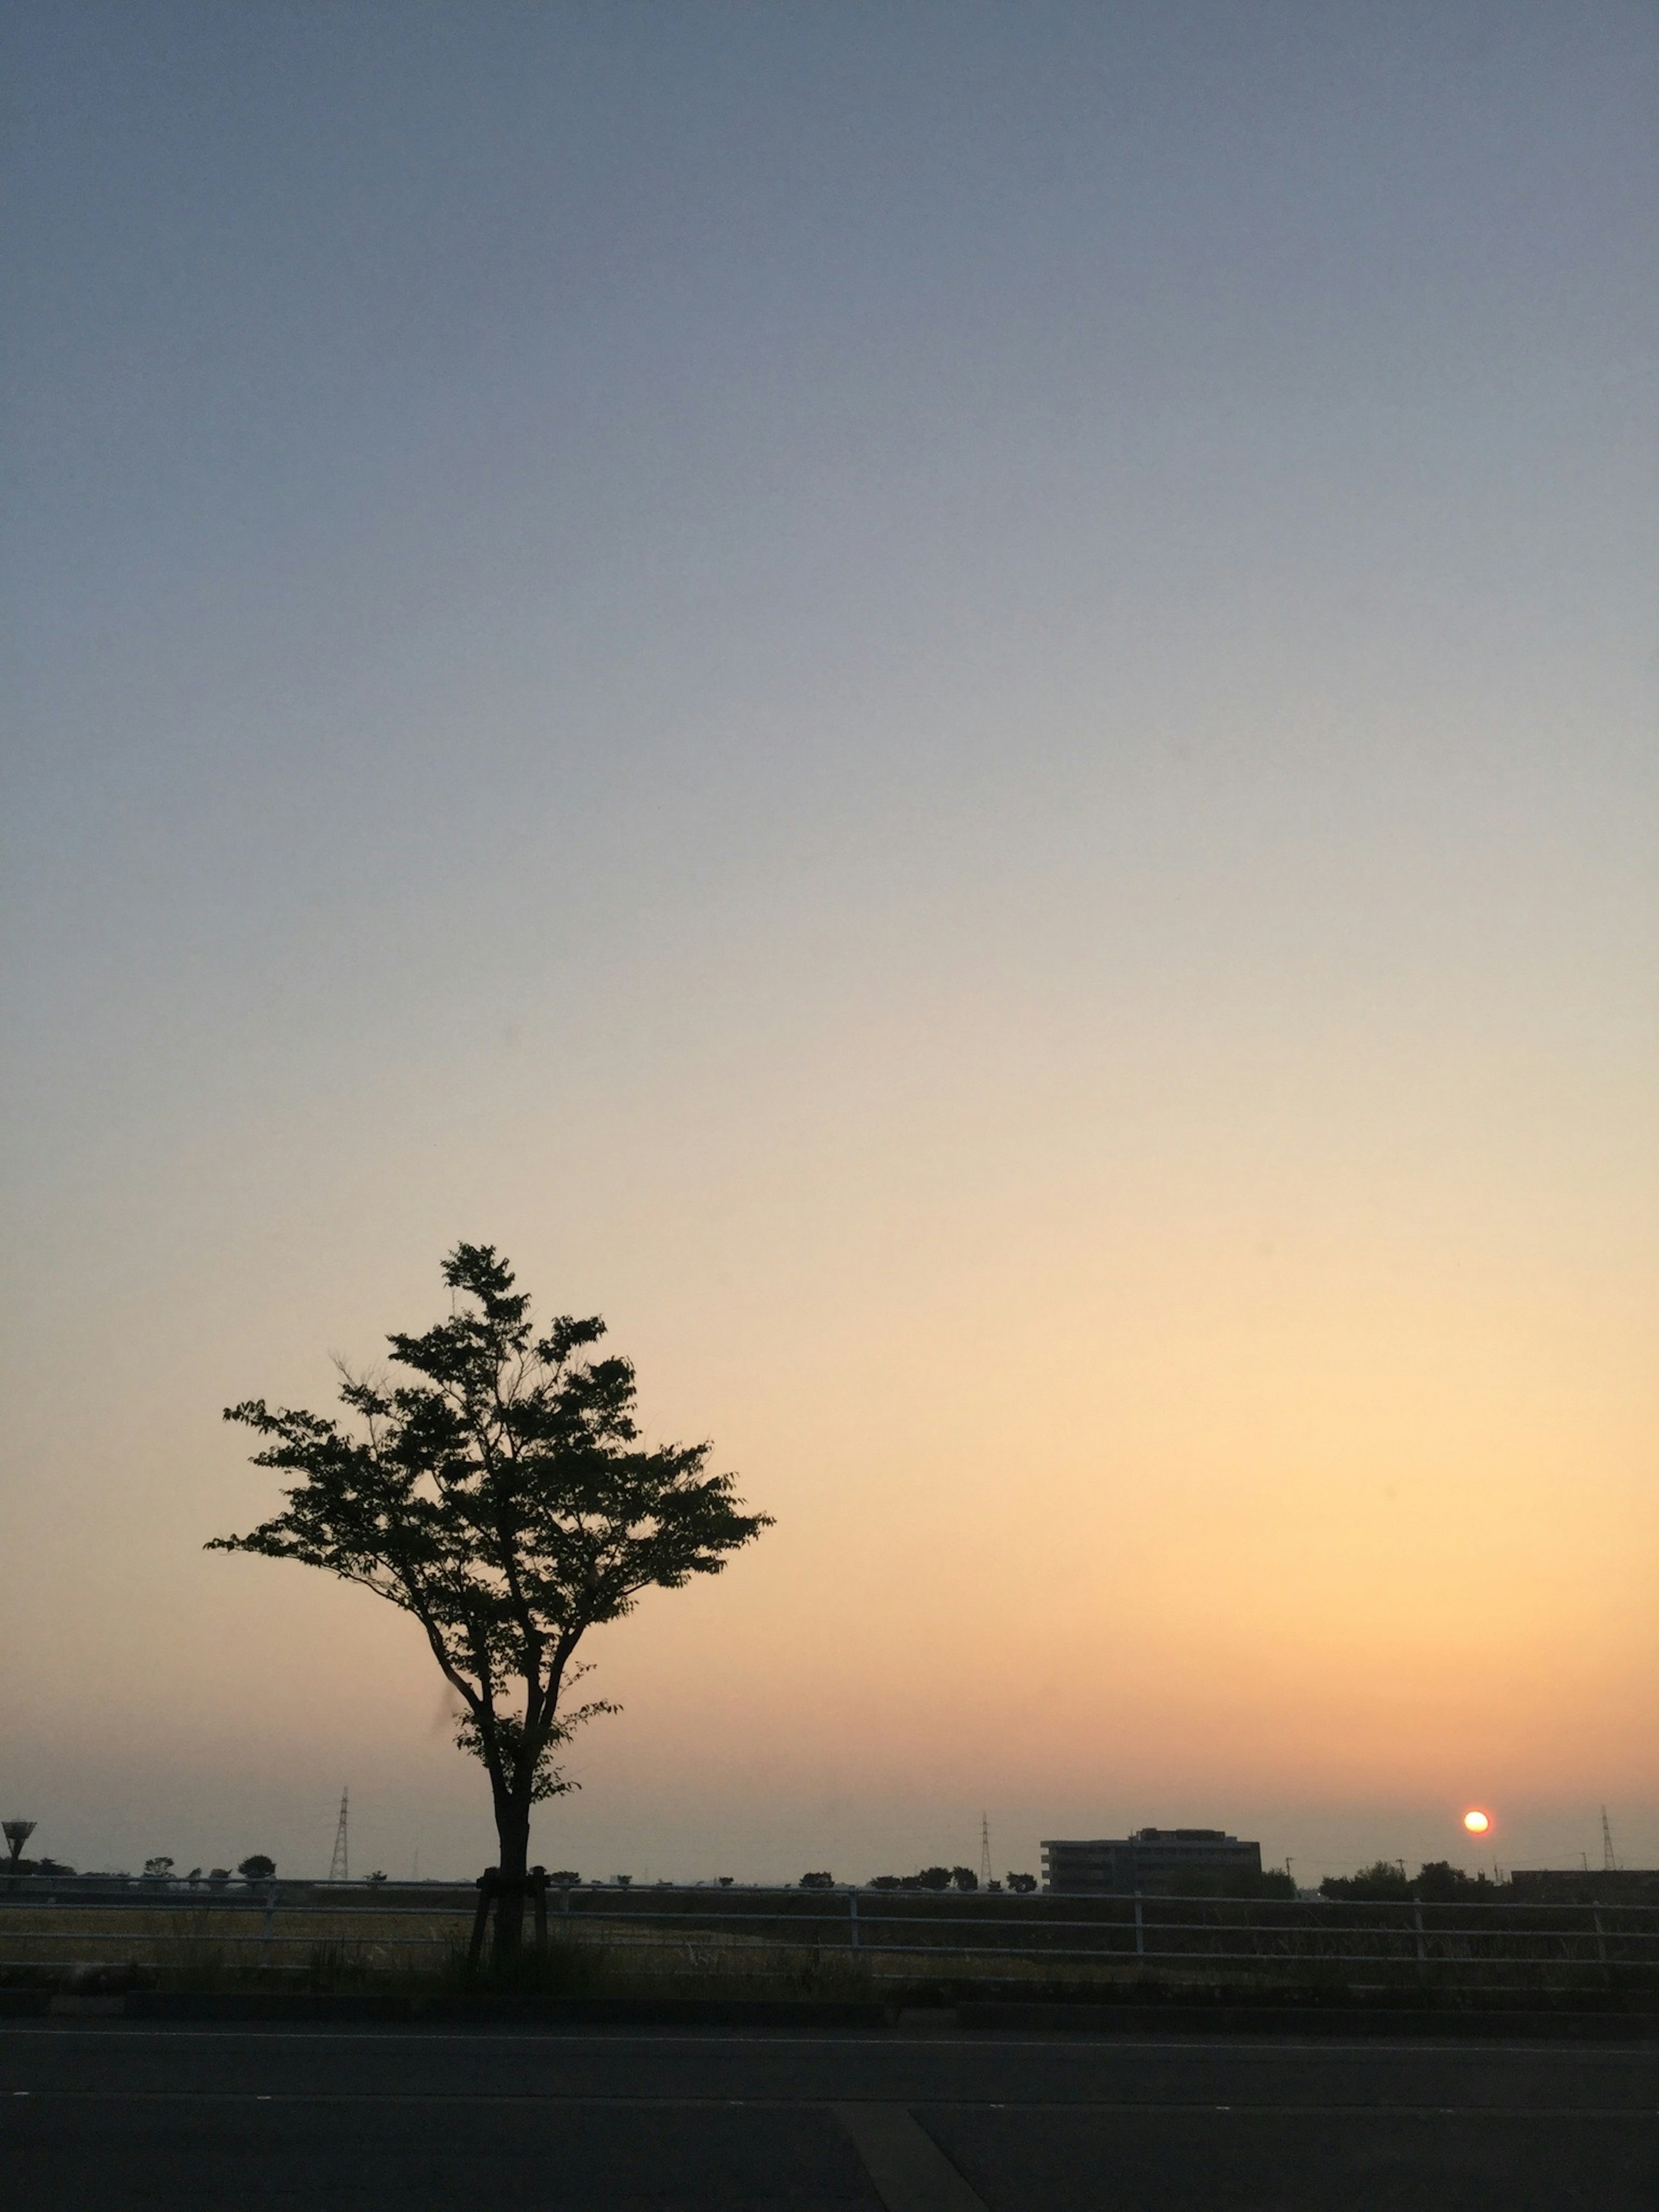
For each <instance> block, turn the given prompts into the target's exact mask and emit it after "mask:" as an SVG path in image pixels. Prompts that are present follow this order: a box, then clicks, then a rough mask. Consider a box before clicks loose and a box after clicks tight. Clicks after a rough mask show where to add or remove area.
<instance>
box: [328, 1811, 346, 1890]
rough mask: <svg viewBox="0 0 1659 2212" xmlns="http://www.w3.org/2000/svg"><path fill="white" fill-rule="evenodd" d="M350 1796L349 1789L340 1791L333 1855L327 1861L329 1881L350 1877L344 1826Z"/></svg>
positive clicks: (344, 1879) (343, 1879)
mask: <svg viewBox="0 0 1659 2212" xmlns="http://www.w3.org/2000/svg"><path fill="white" fill-rule="evenodd" d="M350 1798H351V1792H350V1790H342V1791H341V1792H340V1824H339V1826H337V1828H336V1829H335V1831H334V1856H333V1857H331V1859H330V1861H329V1863H328V1878H329V1880H330V1881H350V1879H351V1850H350V1844H349V1838H348V1835H347V1826H346V1814H347V1810H348V1808H349V1803H350Z"/></svg>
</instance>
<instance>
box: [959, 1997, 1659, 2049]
mask: <svg viewBox="0 0 1659 2212" xmlns="http://www.w3.org/2000/svg"><path fill="white" fill-rule="evenodd" d="M957 2019H958V2021H960V2023H961V2025H962V2026H963V2027H964V2028H981V2029H983V2028H1016V2029H1026V2030H1030V2029H1038V2030H1042V2031H1043V2032H1044V2033H1053V2032H1054V2031H1055V2030H1060V2031H1062V2032H1065V2033H1072V2034H1081V2035H1101V2034H1106V2035H1114V2034H1115V2035H1170V2036H1180V2035H1209V2036H1214V2035H1224V2036H1225V2035H1238V2036H1250V2035H1295V2036H1322V2035H1330V2036H1383V2037H1386V2036H1425V2035H1427V2036H1443V2037H1449V2038H1454V2039H1457V2040H1460V2041H1462V2040H1464V2039H1469V2038H1477V2039H1480V2040H1481V2041H1490V2040H1494V2039H1500V2038H1501V2039H1516V2040H1530V2041H1534V2042H1536V2041H1552V2040H1553V2041H1566V2042H1597V2043H1648V2042H1653V2041H1656V2040H1659V2013H1656V2012H1614V2011H1607V2012H1553V2011H1551V2010H1549V2009H1548V2008H1539V2009H1522V2008H1520V2007H1516V2008H1513V2009H1510V2010H1505V2011H1474V2010H1471V2011H1468V2012H1456V2011H1452V2010H1450V2009H1448V2010H1446V2011H1443V2012H1437V2011H1432V2010H1428V2009H1417V2008H1407V2007H1405V2006H1401V2007H1400V2008H1397V2009H1396V2008H1392V2007H1384V2006H1382V2005H1376V2006H1359V2005H1096V2004H1018V2003H999V2002H986V2003H977V2004H975V2003H969V2004H960V2005H958V2006H957Z"/></svg>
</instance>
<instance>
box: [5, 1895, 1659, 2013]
mask: <svg viewBox="0 0 1659 2212" xmlns="http://www.w3.org/2000/svg"><path fill="white" fill-rule="evenodd" d="M469 1932H470V1923H469V1922H468V1921H467V1920H465V1919H464V1918H462V1917H459V1916H458V1915H457V1914H456V1913H455V1912H454V1911H453V1910H452V1911H444V1912H431V1913H422V1912H419V1911H398V1912H396V1913H388V1912H386V1911H382V1910H376V1909H374V1908H372V1907H370V1908H365V1909H364V1910H363V1911H342V1910H340V1909H338V1908H334V1909H331V1910H327V1911H307V1910H305V1909H304V1908H303V1907H299V1908H295V1909H292V1910H283V1911H276V1912H275V1913H274V1914H272V1915H271V1916H270V1918H269V1921H268V1920H267V1917H266V1915H265V1912H264V1909H263V1908H262V1906H260V1905H257V1904H251V1905H249V1906H248V1907H247V1908H246V1909H242V1908H240V1907H225V1906H217V1907H215V1908H214V1909H212V1910H210V1911H188V1910H182V1911H162V1910H158V1909H157V1908H155V1907H154V1906H145V1907H135V1908H134V1909H132V1910H130V1911H129V1910H124V1909H122V1908H120V1907H118V1906H113V1907H102V1908H98V1909H95V1910H94V1909H88V1908H84V1907H83V1908H80V1909H77V1908H76V1907H73V1906H68V1907H64V1908H61V1909H52V1908H43V1907H40V1906H29V1907H13V1908H11V1909H9V1910H8V1909H7V1908H6V1907H4V1906H3V1905H0V1984H9V1985H10V1986H13V1987H17V1986H20V1985H21V1986H25V1987H34V1988H40V1987H42V1986H52V1987H65V1986H72V1987H79V1988H96V1987H99V1986H104V1987H110V1988H116V1987H121V1988H125V1987H137V1988H150V1989H172V1990H185V1989H190V1990H224V1991H232V1990H284V1989H286V1990H317V1991H325V1990H335V1991H342V1992H344V1991H349V1990H380V1991H384V1992H386V1993H388V1994H397V1993H403V1994H406V1995H410V1996H415V1995H419V1994H421V1993H422V1992H425V1993H435V1992H444V1991H455V1990H467V1989H477V1988H491V1989H497V1990H504V1989H516V1990H521V1991H524V1992H526V1993H531V1992H539V1993H542V1994H544V1995H547V1996H569V1997H588V1996H604V1997H619V1998H640V1999H647V2000H649V1999H657V1998H663V1997H696V1998H704V1999H717V2000H723V1999H732V2000H738V2001H742V2000H745V1999H755V1998H785V1999H793V2000H795V2001H800V2000H803V1999H820V2000H825V2001H841V2002H881V2003H886V2004H890V2005H891V2004H901V2005H902V2004H929V2003H933V2004H938V2003H950V2002H959V2001H964V2000H969V1999H973V1998H981V1997H1003V1998H1030V1999H1049V2000H1060V1999H1073V2000H1085V2001H1089V2000H1092V2001H1093V2002H1125V2001H1134V2002H1164V2001H1177V2002H1178V2001H1182V2000H1183V1999H1191V1998H1197V1997H1200V1996H1201V1997H1204V1998H1206V1999H1211V2000H1215V2001H1223V2002H1239V2001H1245V2000H1254V2001H1257V2002H1272V2001H1274V2000H1276V1999H1282V1998H1285V1997H1288V1996H1298V1997H1302V1998H1305V1999H1310V2000H1314V2001H1318V2000H1321V1999H1323V2000H1328V2001H1340V2000H1342V1999H1345V1998H1347V1997H1350V1996H1352V1995H1353V1994H1354V1993H1355V1992H1356V1991H1361V1990H1363V1991H1366V1992H1370V1993H1372V1994H1374V1995H1376V1996H1379V1997H1381V1996H1385V1995H1386V1996H1394V1997H1397V1998H1399V1999H1401V2000H1407V1999H1417V2000H1420V1999H1422V1998H1424V1997H1429V1998H1431V1999H1432V2000H1434V2001H1442V2000H1443V2001H1446V2002H1476V2001H1484V2000H1485V1999H1487V1998H1500V1999H1502V1998H1507V1999H1509V2000H1510V2001H1517V2000H1520V1999H1522V1998H1533V1997H1552V1998H1556V1999H1565V1998H1566V1997H1569V1996H1578V1997H1583V1998H1585V1999H1588V2000H1589V2001H1592V2002H1595V2001H1598V2000H1602V1999H1605V1998H1607V1997H1608V1996H1613V1997H1616V1998H1617V1997H1634V1996H1643V1995H1646V1996H1659V1971H1656V1970H1655V1969H1653V1968H1651V1967H1647V1966H1632V1965H1630V1964H1626V1963H1621V1962H1619V1961H1617V1960H1609V1961H1608V1962H1607V1963H1605V1964H1603V1963H1601V1962H1599V1961H1595V1960H1587V1959H1585V1958H1584V1957H1583V1956H1582V1955H1579V1956H1577V1957H1574V1956H1568V1955H1563V1956H1561V1957H1559V1958H1549V1957H1547V1956H1540V1955H1538V1953H1539V1945H1538V1942H1537V1937H1538V1935H1539V1933H1540V1932H1541V1931H1538V1930H1528V1931H1527V1932H1526V1936H1524V1937H1523V1936H1521V1935H1520V1934H1519V1932H1518V1931H1507V1930H1503V1929H1498V1927H1496V1926H1494V1927H1493V1928H1492V1929H1491V1930H1490V1931H1489V1932H1488V1931H1486V1930H1482V1931H1480V1932H1479V1933H1477V1934H1475V1935H1474V1936H1468V1937H1463V1938H1458V1939H1451V1938H1449V1937H1447V1936H1442V1937H1439V1938H1437V1943H1436V1948H1435V1953H1434V1954H1433V1955H1431V1957H1429V1958H1428V1959H1426V1960H1423V1961H1419V1960H1416V1959H1414V1958H1409V1957H1404V1956H1390V1957H1387V1958H1383V1959H1381V1960H1377V1959H1373V1960H1357V1959H1343V1958H1342V1957H1340V1955H1337V1954H1335V1951H1334V1950H1333V1951H1332V1952H1331V1953H1330V1954H1327V1955H1321V1954H1320V1953H1319V1951H1318V1950H1317V1949H1316V1948H1312V1947H1311V1946H1310V1943H1309V1942H1307V1941H1306V1940H1305V1939H1304V1940H1303V1941H1299V1942H1293V1941H1289V1940H1287V1941H1286V1942H1285V1947H1284V1948H1283V1950H1282V1951H1281V1952H1279V1954H1277V1955H1271V1954H1263V1955H1260V1956H1255V1957H1252V1958H1248V1959H1243V1960H1238V1959H1234V1960H1221V1959H1217V1958H1214V1957H1210V1958H1206V1957H1205V1956H1203V1955H1202V1954H1201V1953H1197V1952H1194V1954H1193V1955H1191V1956H1190V1957H1185V1958H1176V1959H1166V1960H1156V1961H1154V1960H1139V1959H1136V1958H1134V1957H1133V1956H1127V1957H1126V1956H1123V1955H1121V1954H1119V1955H1116V1956H1111V1957H1107V1958H1103V1959H1100V1960H1075V1959H1066V1960H1061V1959H1060V1958H1055V1957H1045V1956H1044V1955H1043V1954H1042V1949H1041V1948H1038V1949H1036V1950H1035V1951H1034V1952H1033V1953H1031V1954H1029V1955H1026V1956H1024V1957H1020V1956H1010V1955H1002V1956H999V1957H981V1958H975V1957H973V1956H971V1955H969V1956H966V1957H963V1956H960V1955H957V1956H951V1955H947V1954H945V1953H944V1952H943V1951H942V1950H941V1951H940V1952H939V1954H938V1955H936V1956H927V1955H925V1954H924V1955H921V1956H918V1955H915V1954H902V1953H898V1952H896V1951H894V1950H890V1949H889V1950H884V1949H882V1948H879V1945H877V1946H874V1947H872V1948H865V1949H862V1950H860V1951H857V1952H854V1950H852V1949H851V1948H850V1947H848V1944H847V1942H846V1940H845V1936H844V1935H843V1934H842V1930H840V1929H836V1931H835V1934H834V1935H833V1936H830V1934H829V1930H826V1931H825V1934H826V1936H829V1940H827V1941H823V1942H802V1943H799V1944H796V1943H780V1942H777V1941H776V1940H772V1941H768V1940H766V1939H764V1938H763V1937H762V1936H759V1935H757V1934H755V1933H751V1932H747V1931H743V1930H740V1929H733V1928H726V1927H715V1928H712V1929H711V1928H708V1927H707V1926H705V1927H701V1928H698V1927H691V1926H688V1927H687V1928H686V1929H684V1931H681V1930H679V1929H663V1928H661V1927H660V1926H658V1927H654V1928H650V1929H647V1928H642V1927H639V1926H637V1925H636V1926H629V1924H628V1916H626V1915H621V1916H618V1917H617V1918H614V1919H613V1918H603V1917H600V1916H599V1915H598V1914H597V1913H592V1914H590V1913H587V1912H584V1913H582V1914H580V1915H579V1916H571V1917H568V1918H563V1917H561V1918H557V1919H556V1921H555V1924H554V1927H553V1929H552V1930H551V1931H550V1936H551V1940H550V1944H549V1948H548V1950H547V1953H546V1954H545V1955H543V1956H538V1954H536V1953H535V1952H534V1950H533V1949H530V1950H527V1951H526V1953H525V1954H523V1955H522V1956H521V1957H520V1959H518V1960H515V1961H513V1963H512V1965H511V1966H510V1968H508V1969H507V1970H504V1971H503V1972H494V1971H492V1970H490V1969H489V1968H488V1967H486V1968H485V1969H483V1971H482V1972H472V1971H471V1970H469V1968H468V1966H467V1960H466V1945H467V1937H468V1934H469ZM1330 1932H1331V1934H1332V1936H1334V1935H1335V1933H1336V1931H1335V1929H1332V1930H1331V1931H1330ZM1231 1940H1233V1939H1230V1941H1231ZM1523 1942H1524V1944H1525V1948H1524V1950H1522V1949H1521V1948H1520V1947H1521V1945H1522V1943H1523Z"/></svg>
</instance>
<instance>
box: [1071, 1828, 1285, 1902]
mask: <svg viewBox="0 0 1659 2212" xmlns="http://www.w3.org/2000/svg"><path fill="white" fill-rule="evenodd" d="M1194 1874H1197V1875H1238V1876H1249V1878H1250V1879H1252V1880H1254V1879H1255V1877H1256V1876H1258V1875H1260V1874H1261V1844H1248V1843H1241V1842H1240V1841H1239V1839H1238V1838H1237V1836H1230V1835H1228V1834H1227V1833H1226V1832H1225V1830H1223V1829H1221V1828H1137V1829H1136V1831H1135V1832H1134V1834H1133V1836H1121V1837H1115V1836H1109V1837H1101V1838H1096V1839H1095V1840H1093V1841H1091V1842H1087V1843H1048V1844H1043V1846H1042V1887H1044V1888H1045V1889H1050V1890H1059V1891H1062V1892H1064V1891H1070V1892H1071V1893H1073V1895H1074V1896H1075V1895H1076V1894H1078V1893H1079V1892H1081V1891H1085V1890H1117V1891H1120V1892H1133V1891H1134V1890H1138V1889H1139V1890H1160V1889H1164V1890H1167V1889H1169V1888H1171V1887H1173V1886H1174V1885H1175V1884H1176V1882H1177V1881H1179V1880H1180V1879H1181V1877H1182V1875H1194Z"/></svg>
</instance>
